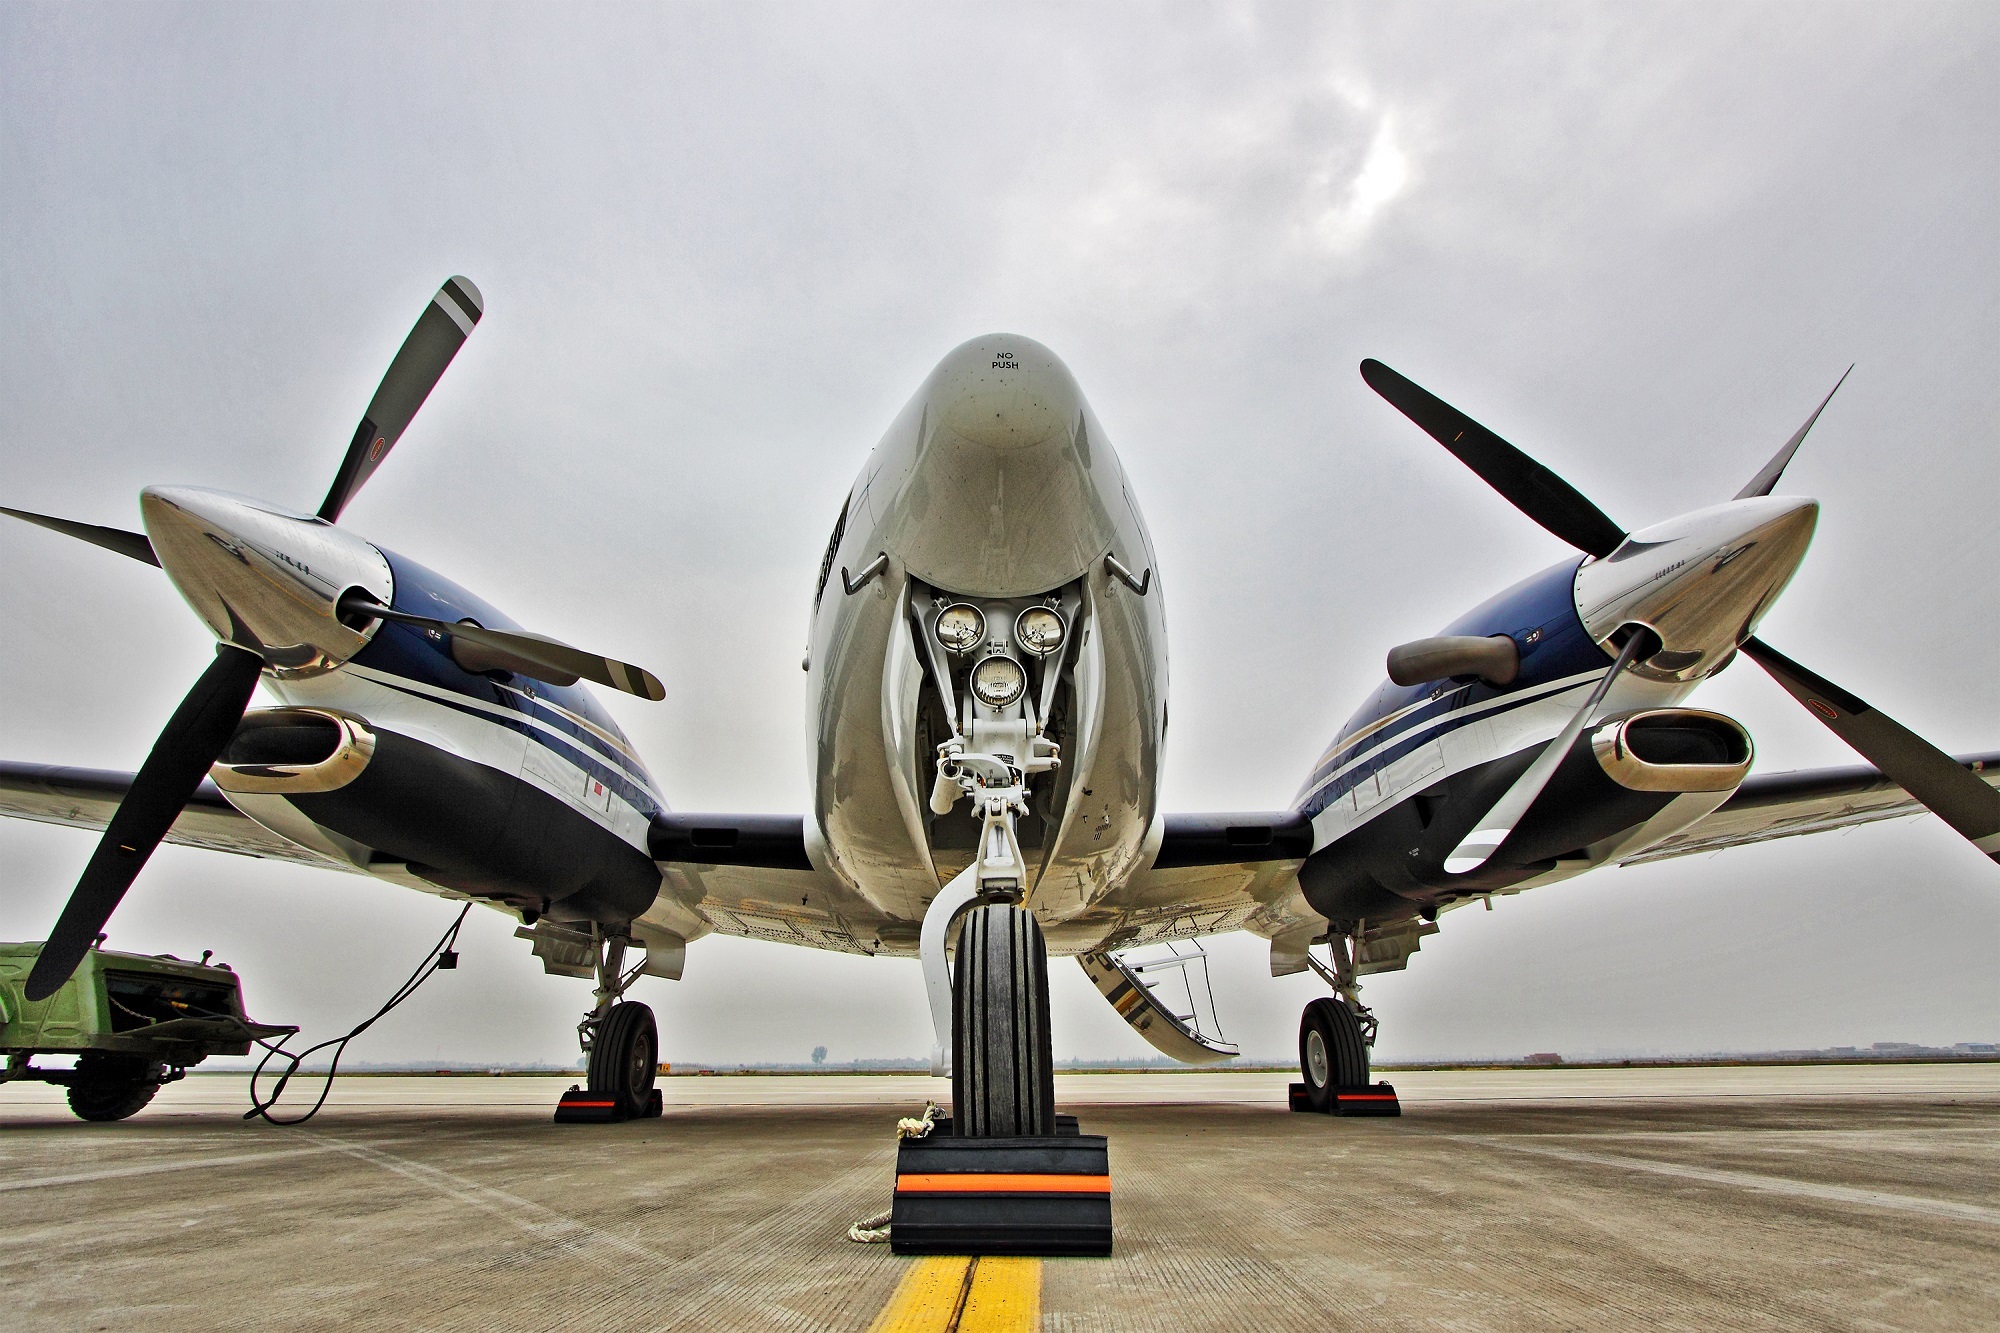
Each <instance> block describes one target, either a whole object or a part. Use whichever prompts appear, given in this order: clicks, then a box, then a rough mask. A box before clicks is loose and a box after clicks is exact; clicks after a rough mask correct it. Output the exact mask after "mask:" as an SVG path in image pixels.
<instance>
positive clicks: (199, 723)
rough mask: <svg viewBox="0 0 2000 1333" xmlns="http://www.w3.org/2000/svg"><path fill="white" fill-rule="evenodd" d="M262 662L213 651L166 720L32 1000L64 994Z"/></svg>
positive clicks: (60, 921) (52, 946) (31, 979)
mask: <svg viewBox="0 0 2000 1333" xmlns="http://www.w3.org/2000/svg"><path fill="white" fill-rule="evenodd" d="M263 669H264V659H263V658H261V657H259V656H258V655H257V654H255V653H252V652H246V651H245V650H243V649H241V648H237V647H234V646H232V645H230V644H226V643H225V644H221V645H219V646H218V647H217V648H216V650H215V661H213V662H211V663H210V664H209V667H208V670H206V671H204V672H202V673H201V679H200V680H198V681H196V682H195V685H194V688H193V689H191V690H189V691H188V693H187V697H186V698H185V699H183V700H181V705H180V707H179V708H176V709H175V710H174V715H173V716H172V717H171V718H169V719H168V720H167V726H166V729H165V730H164V731H162V732H161V733H160V738H159V739H158V740H156V741H154V742H153V752H152V753H151V754H149V755H147V756H146V762H145V763H144V764H142V765H140V767H139V772H138V774H137V776H135V777H134V778H133V779H132V786H131V789H130V790H128V791H127V792H126V793H125V799H124V800H123V801H121V802H119V805H118V811H117V813H116V814H114V815H112V816H111V823H110V825H109V826H107V827H106V828H105V830H104V836H103V837H102V838H101V839H99V841H98V844H97V850H96V851H94V852H92V853H91V855H90V863H89V864H88V865H86V866H85V867H84V868H83V876H82V878H80V879H78V880H77V882H76V888H75V890H74V891H72V892H71V894H70V897H69V902H67V903H65V904H64V905H63V910H62V915H61V916H60V917H58V918H57V919H56V925H55V929H54V930H52V931H50V932H49V938H48V942H47V943H46V944H44V945H43V946H42V951H41V953H40V955H38V956H37V957H36V959H35V966H34V968H33V970H31V971H30V972H29V973H28V983H27V987H26V991H27V996H28V998H29V999H30V1000H45V999H47V998H48V997H49V996H51V995H53V994H55V993H56V991H58V990H60V989H61V988H62V984H63V983H64V982H65V981H68V980H69V978H70V974H71V973H72V972H75V971H76V968H77V964H78V963H81V962H82V961H83V958H84V955H85V954H87V953H89V952H90V946H91V944H92V943H93V942H94V941H95V940H96V939H97V935H98V932H99V931H101V930H103V929H104V923H105V922H107V921H109V920H110V919H111V913H112V911H113V909H115V908H116V907H117V906H118V900H119V899H121V898H123V897H124V896H125V890H126V889H128V888H130V887H131V886H132V881H133V879H134V878H135V877H137V875H138V873H139V871H140V869H141V868H142V867H143V866H144V865H145V864H146V859H147V858H148V857H150V856H151V855H152V854H153V849H154V848H155V847H157V846H159V845H160V839H162V838H164V837H166V836H167V830H168V829H170V828H172V827H173V825H174V820H175V819H177V818H179V817H180V813H181V807H183V806H185V805H186V804H187V801H188V797H190V796H192V795H194V790H195V788H196V787H199V786H200V785H201V780H202V779H203V778H204V777H206V776H207V775H208V769H209V765H211V764H213V763H214V762H215V761H216V759H217V758H218V757H219V756H220V755H221V754H222V749H223V747H224V746H226V745H228V744H229V738H230V737H231V736H232V735H234V734H235V731H236V724H237V723H238V722H240V721H242V719H243V710H244V708H246V707H247V706H248V705H249V703H250V696H251V694H253V693H254V692H255V691H256V689H257V676H258V673H259V672H261V671H262V670H263Z"/></svg>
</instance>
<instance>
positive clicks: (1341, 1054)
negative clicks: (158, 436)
mask: <svg viewBox="0 0 2000 1333" xmlns="http://www.w3.org/2000/svg"><path fill="white" fill-rule="evenodd" d="M1358 951H1359V945H1358V944H1355V943H1354V942H1353V941H1351V940H1349V939H1348V938H1347V937H1345V936H1340V935H1336V936H1334V937H1333V939H1332V942H1331V947H1330V949H1329V953H1330V954H1331V956H1332V959H1333V965H1332V966H1331V967H1328V966H1327V965H1326V964H1324V963H1322V962H1320V961H1319V959H1318V958H1315V957H1314V956H1313V954H1312V952H1311V951H1310V950H1308V951H1307V953H1306V963H1307V964H1308V965H1309V966H1310V967H1311V968H1312V970H1313V971H1314V972H1316V973H1318V974H1319V976H1320V978H1321V980H1323V981H1325V982H1326V984H1327V985H1329V986H1331V987H1333V989H1334V991H1335V992H1336V994H1335V995H1332V996H1325V995H1322V996H1321V997H1320V998H1319V999H1317V1000H1314V1001H1313V1002H1312V1003H1310V1004H1308V1005H1307V1006H1306V1009H1305V1013H1304V1014H1302V1015H1300V1017H1299V1072H1300V1073H1301V1074H1303V1075H1304V1076H1305V1081H1304V1082H1303V1083H1294V1084H1292V1109H1293V1110H1294V1111H1318V1112H1320V1113H1321V1114H1322V1115H1401V1114H1402V1109H1401V1107H1400V1105H1399V1104H1398V1103H1397V1101H1396V1090H1395V1089H1394V1088H1392V1087H1390V1086H1389V1085H1388V1084H1387V1083H1370V1082H1369V1081H1368V1080H1369V1076H1370V1075H1369V1067H1368V1065H1369V1058H1368V1056H1369V1050H1370V1048H1371V1047H1373V1046H1374V1045H1375V1028H1376V1023H1375V1015H1374V1014H1372V1013H1370V1012H1369V1011H1368V1007H1367V1006H1366V1005H1364V1004H1362V1003H1361V981H1360V977H1359V976H1358V974H1357V973H1356V970H1355V965H1354V963H1355V955H1356V953H1358Z"/></svg>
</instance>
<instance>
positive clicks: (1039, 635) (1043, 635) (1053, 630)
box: [1014, 606, 1066, 657]
mask: <svg viewBox="0 0 2000 1333" xmlns="http://www.w3.org/2000/svg"><path fill="white" fill-rule="evenodd" d="M1065 628H1066V627H1065V626H1064V625H1063V618H1062V617H1061V616H1060V615H1058V614H1057V613H1056V612H1055V611H1053V610H1051V609H1050V608H1048V607H1046V606H1031V607H1029V608H1028V609H1027V610H1025V611H1023V612H1022V613H1021V614H1020V615H1018V616H1016V617H1015V618H1014V642H1016V643H1018V644H1020V645H1021V651H1022V652H1024V653H1030V654H1032V655H1034V656H1036V657H1047V656H1048V655H1049V654H1050V653H1052V652H1054V651H1055V650H1056V649H1058V648H1060V647H1062V642H1063V632H1064V630H1065Z"/></svg>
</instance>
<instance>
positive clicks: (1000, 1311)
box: [868, 1254, 1042, 1333]
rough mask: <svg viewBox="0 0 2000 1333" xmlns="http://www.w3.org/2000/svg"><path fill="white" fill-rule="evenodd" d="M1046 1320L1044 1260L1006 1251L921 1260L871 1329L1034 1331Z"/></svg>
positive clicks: (904, 1332)
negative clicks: (1044, 1311)
mask: <svg viewBox="0 0 2000 1333" xmlns="http://www.w3.org/2000/svg"><path fill="white" fill-rule="evenodd" d="M1041 1323H1042V1261H1041V1260H1040V1259H1018V1258H1009V1257H1006V1256H1002V1255H987V1256H985V1257H984V1258H976V1259H968V1258H966V1257H965V1256H964V1255H958V1254H941V1255H935V1256H933V1257H931V1258H928V1259H919V1260H917V1261H916V1262H915V1263H913V1264H911V1265H910V1270H909V1271H908V1272H907V1273H905V1274H903V1280H902V1281H901V1282H899V1283H897V1284H896V1293H895V1295H893V1296H891V1297H890V1298H889V1303H888V1304H887V1305H885V1306H883V1307H882V1313H881V1314H878V1315H876V1316H875V1322H874V1323H872V1324H870V1325H869V1326H868V1333H1030V1331H1031V1330H1034V1329H1038V1328H1040V1327H1041Z"/></svg>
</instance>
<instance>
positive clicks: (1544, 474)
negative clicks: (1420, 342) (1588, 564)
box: [1361, 358, 1625, 555]
mask: <svg viewBox="0 0 2000 1333" xmlns="http://www.w3.org/2000/svg"><path fill="white" fill-rule="evenodd" d="M1361 378H1362V379H1364V380H1366V381H1368V387H1369V388H1371V389H1373V390H1374V391H1375V392H1376V393H1379V394H1381V395H1382V396H1383V397H1384V398H1386V399H1388V400H1389V405H1390V406H1391V407H1393V408H1395V409H1396V410H1397V411H1398V412H1401V413H1402V414H1403V415H1404V416H1406V417H1408V418H1409V419H1410V420H1412V421H1414V422H1416V423H1417V424H1418V425H1419V426H1421V427H1423V428H1424V431H1425V433H1426V434H1428V435H1429V436H1430V437H1431V438H1432V439H1434V440H1436V441H1437V442H1438V443H1439V444H1441V445H1443V446H1444V447H1445V448H1446V449H1449V450H1450V451H1451V452H1452V454H1453V456H1454V457H1456V458H1457V459H1458V461H1459V462H1461V463H1463V464H1465V465H1466V466H1467V467H1469V468H1471V469H1472V470H1473V471H1474V472H1476V473H1478V474H1479V477H1480V479H1481V480H1482V481H1484V482H1485V483H1486V484H1487V485H1488V486H1491V487H1492V488H1493V489H1494V490H1496V491H1498V492H1500V494H1501V495H1502V496H1503V497H1504V498H1505V499H1507V500H1508V501H1509V502H1510V503H1511V504H1512V505H1513V506H1514V507H1515V508H1516V509H1518V510H1520V511H1521V512H1522V513H1524V514H1526V515H1527V516H1528V517H1529V518H1532V519H1533V520H1535V522H1537V523H1539V524H1541V525H1542V526H1543V527H1545V528H1547V529H1548V530H1549V531H1550V532H1552V533H1554V534H1555V535H1556V536H1558V537H1560V538H1562V539H1563V540H1564V541H1566V542H1568V543H1569V544H1570V545H1571V546H1574V547H1576V548H1577V549H1578V550H1580V551H1587V552H1589V553H1590V554H1591V555H1609V554H1611V552H1613V551H1615V550H1616V549H1618V543H1620V542H1622V541H1624V540H1625V530H1624V529H1623V528H1621V527H1619V526H1618V525H1617V524H1616V523H1613V522H1612V521H1611V519H1610V518H1609V517H1608V516H1607V515H1606V514H1605V512H1604V511H1603V510H1602V509H1599V508H1598V507H1597V506H1596V505H1594V504H1592V503H1591V502H1590V501H1589V500H1588V499H1586V498H1585V497H1584V494H1583V492H1581V491H1579V490H1577V489H1576V488H1575V487H1574V486H1572V485H1570V484H1569V483H1568V482H1566V481H1564V480H1563V479H1562V478H1561V477H1558V476H1557V475H1556V474H1555V473H1553V472H1551V471H1549V470H1548V469H1547V468H1545V467H1543V466H1542V465H1541V464H1540V463H1537V462H1536V461H1535V460H1534V459H1532V458H1530V457H1528V456H1527V455H1526V454H1524V453H1522V452H1521V451H1520V450H1519V449H1516V448H1515V447H1514V446H1513V445H1511V444H1509V443H1507V441H1505V440H1503V439H1501V438H1500V437H1499V436H1498V435H1495V434H1494V433H1493V432H1492V431H1490V430H1488V429H1486V427H1484V426H1482V425H1480V424H1479V423H1478V422H1477V421H1474V420H1473V419H1472V418H1471V417H1469V416H1467V415H1465V413H1463V412H1461V411H1459V410H1458V409H1457V408H1455V407H1453V406H1452V405H1451V404H1450V403H1447V402H1446V401H1444V399H1442V398H1439V397H1438V396H1437V395H1435V394H1433V393H1431V392H1430V391H1429V390H1427V389H1425V388H1424V387H1423V386H1421V385H1419V384H1416V383H1415V382H1413V381H1411V380H1407V379H1405V378H1403V377H1402V376H1401V375H1398V374H1397V373H1396V372H1395V371H1393V370H1391V369H1389V367H1387V366H1385V365H1383V364H1382V363H1381V362H1380V361H1377V360H1374V359H1373V358H1370V359H1369V360H1366V361H1363V362H1362V363H1361Z"/></svg>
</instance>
